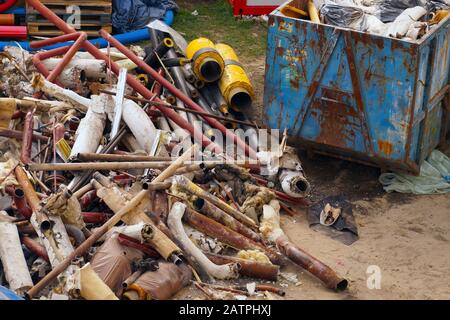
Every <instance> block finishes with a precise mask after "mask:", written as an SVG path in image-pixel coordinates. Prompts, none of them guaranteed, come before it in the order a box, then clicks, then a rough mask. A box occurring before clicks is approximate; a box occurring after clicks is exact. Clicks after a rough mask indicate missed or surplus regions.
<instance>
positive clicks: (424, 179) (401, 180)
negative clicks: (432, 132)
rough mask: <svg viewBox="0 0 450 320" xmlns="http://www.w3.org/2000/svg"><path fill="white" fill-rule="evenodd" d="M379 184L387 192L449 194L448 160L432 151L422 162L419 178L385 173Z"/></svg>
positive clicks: (439, 153) (449, 171)
mask: <svg viewBox="0 0 450 320" xmlns="http://www.w3.org/2000/svg"><path fill="white" fill-rule="evenodd" d="M380 182H381V184H382V185H383V186H384V190H386V191H387V192H394V191H396V192H400V193H413V194H439V193H448V192H450V158H448V157H447V156H446V155H445V154H443V153H442V152H440V151H437V150H435V151H433V152H432V153H431V155H430V156H429V157H428V159H427V161H425V162H424V164H423V165H422V168H421V174H420V176H411V175H407V174H403V173H385V174H382V175H381V176H380Z"/></svg>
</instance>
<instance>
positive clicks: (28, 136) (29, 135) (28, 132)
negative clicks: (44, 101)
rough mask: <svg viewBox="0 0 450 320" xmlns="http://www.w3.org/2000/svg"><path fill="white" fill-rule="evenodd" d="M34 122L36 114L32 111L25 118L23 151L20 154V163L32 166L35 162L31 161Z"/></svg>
mask: <svg viewBox="0 0 450 320" xmlns="http://www.w3.org/2000/svg"><path fill="white" fill-rule="evenodd" d="M33 122H34V112H32V111H30V112H28V113H27V115H26V117H25V124H24V127H23V135H22V151H21V153H20V161H22V163H24V164H30V163H31V162H33V161H32V160H31V149H32V147H33Z"/></svg>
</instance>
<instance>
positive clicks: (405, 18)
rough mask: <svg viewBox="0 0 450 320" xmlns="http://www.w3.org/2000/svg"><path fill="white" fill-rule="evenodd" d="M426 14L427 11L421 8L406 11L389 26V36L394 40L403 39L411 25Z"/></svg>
mask: <svg viewBox="0 0 450 320" xmlns="http://www.w3.org/2000/svg"><path fill="white" fill-rule="evenodd" d="M426 13H427V10H426V9H425V8H423V7H420V6H417V7H414V8H408V9H406V10H405V11H403V12H402V13H401V14H400V15H399V16H398V17H397V18H395V20H394V22H393V23H392V24H391V25H390V26H389V28H388V30H387V35H388V36H389V37H393V38H399V39H401V38H403V37H404V36H405V35H406V33H407V32H408V30H409V28H410V27H411V25H412V24H414V23H415V22H416V21H418V20H419V19H420V18H421V17H423V16H424V15H425V14H426Z"/></svg>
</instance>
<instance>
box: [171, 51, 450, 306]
mask: <svg viewBox="0 0 450 320" xmlns="http://www.w3.org/2000/svg"><path fill="white" fill-rule="evenodd" d="M242 61H243V64H244V65H245V66H246V68H247V70H248V72H249V75H250V78H251V79H252V82H253V83H254V86H255V89H256V92H257V95H256V96H257V102H256V103H255V105H257V106H262V105H263V93H264V66H265V60H264V58H259V59H254V58H252V59H246V58H245V57H243V58H242ZM263 114H264V112H263V109H262V107H259V108H255V114H254V115H253V117H254V120H256V121H261V120H262V119H263ZM443 151H444V152H445V153H446V154H447V155H448V156H450V143H449V144H448V145H447V146H446V147H444V149H443ZM300 155H301V159H302V161H303V165H304V168H305V170H306V173H307V175H308V178H309V179H310V181H311V183H312V185H313V192H312V200H313V201H317V200H320V199H323V198H325V197H327V196H331V195H343V196H345V197H346V198H347V199H348V200H349V201H351V202H352V204H353V213H354V216H355V219H356V223H357V225H358V228H359V235H360V239H359V240H358V241H356V242H355V243H353V244H352V245H350V246H347V245H344V244H342V243H340V242H338V241H336V240H333V239H331V238H329V237H327V236H326V235H324V234H323V233H320V232H316V231H314V230H312V229H310V228H309V225H308V221H307V217H306V211H304V210H302V209H297V211H298V215H297V216H295V217H289V216H284V217H283V218H282V227H283V229H284V230H285V231H286V233H287V234H288V235H289V237H290V238H291V240H292V241H293V242H294V243H296V244H298V245H299V246H300V247H301V248H303V249H304V250H305V251H307V252H309V253H310V254H312V255H313V256H315V257H316V258H318V259H320V260H321V261H323V262H324V263H326V264H327V265H329V266H330V267H331V268H333V269H334V270H336V271H337V272H338V273H339V274H340V275H342V276H344V277H345V278H346V279H348V280H349V288H348V289H347V290H346V291H344V292H342V293H335V292H333V291H330V290H329V289H327V288H325V287H324V286H323V285H322V284H321V282H320V281H319V280H317V279H315V278H314V277H313V276H311V275H310V274H308V273H307V272H305V271H303V270H302V269H301V268H299V267H297V266H295V265H292V266H288V267H285V268H284V269H283V270H282V272H283V273H295V274H297V278H298V282H297V283H296V284H294V283H293V282H290V281H287V280H281V281H279V282H278V283H277V284H276V285H278V286H283V287H284V288H285V291H286V297H285V298H284V299H290V300H301V299H313V300H316V299H450V272H449V261H450V194H447V195H435V196H414V195H405V194H398V193H392V194H387V193H385V192H384V190H383V189H382V187H381V185H380V183H379V182H378V177H379V175H380V170H379V169H376V168H371V167H367V166H363V165H358V164H355V163H351V162H347V161H343V160H338V159H334V158H329V157H322V156H315V157H314V158H313V159H310V158H308V157H307V156H306V154H302V153H301V154H300ZM370 266H377V267H379V269H380V271H381V283H380V284H381V288H380V289H369V288H368V286H367V280H368V277H369V274H367V271H368V268H369V267H370ZM372 272H373V271H372ZM249 281H253V280H249V279H242V280H240V282H241V283H246V282H249ZM228 284H229V283H228ZM286 286H287V287H286ZM200 297H201V298H203V297H202V296H201V295H199V293H198V291H197V290H196V289H194V288H192V287H191V288H188V289H187V290H185V291H184V292H183V293H182V294H181V295H180V296H179V298H189V299H191V298H194V299H195V298H200ZM277 299H278V298H277ZM279 299H281V298H279Z"/></svg>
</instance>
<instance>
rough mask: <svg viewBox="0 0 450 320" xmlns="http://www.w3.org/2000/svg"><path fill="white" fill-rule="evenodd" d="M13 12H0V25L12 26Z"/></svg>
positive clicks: (13, 21) (13, 20)
mask: <svg viewBox="0 0 450 320" xmlns="http://www.w3.org/2000/svg"><path fill="white" fill-rule="evenodd" d="M15 20H16V19H15V16H14V14H8V13H3V14H0V25H2V26H13V25H14V23H15Z"/></svg>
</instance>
